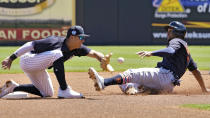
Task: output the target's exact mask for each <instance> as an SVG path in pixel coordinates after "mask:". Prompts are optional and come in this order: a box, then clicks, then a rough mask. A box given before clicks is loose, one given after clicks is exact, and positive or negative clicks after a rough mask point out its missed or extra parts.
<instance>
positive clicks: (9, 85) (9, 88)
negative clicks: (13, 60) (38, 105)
mask: <svg viewBox="0 0 210 118" xmlns="http://www.w3.org/2000/svg"><path fill="white" fill-rule="evenodd" d="M17 86H19V84H18V83H16V82H15V81H13V80H9V81H7V82H6V83H5V84H4V86H2V87H1V88H0V98H2V97H4V96H5V95H7V94H9V93H12V92H13V90H14V88H15V87H17Z"/></svg>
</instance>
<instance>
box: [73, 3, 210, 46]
mask: <svg viewBox="0 0 210 118" xmlns="http://www.w3.org/2000/svg"><path fill="white" fill-rule="evenodd" d="M209 5H210V4H209V1H202V0H196V1H192V0H174V1H168V0H132V1H129V0H104V1H101V0H77V1H76V24H78V25H82V26H84V28H85V30H86V32H87V33H89V34H91V38H90V39H89V40H88V41H87V42H86V43H87V44H88V45H159V44H166V37H167V33H166V32H165V31H164V30H163V27H164V26H166V25H167V24H168V23H169V22H171V21H174V20H176V21H180V22H182V23H184V24H185V25H186V27H187V31H188V33H187V35H186V37H187V41H188V43H189V44H194V45H209V44H210V22H209V21H208V20H209V19H210V10H209V9H210V6H209Z"/></svg>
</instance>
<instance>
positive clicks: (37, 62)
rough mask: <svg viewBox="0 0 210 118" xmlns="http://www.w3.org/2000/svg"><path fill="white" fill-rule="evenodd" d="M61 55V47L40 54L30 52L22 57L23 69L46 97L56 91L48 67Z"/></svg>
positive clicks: (21, 64)
mask: <svg viewBox="0 0 210 118" xmlns="http://www.w3.org/2000/svg"><path fill="white" fill-rule="evenodd" d="M60 57H62V52H61V51H60V50H59V49H57V50H52V51H46V52H42V53H39V54H32V53H30V52H29V53H26V54H24V55H22V56H21V57H20V67H21V69H22V70H23V71H24V73H25V74H26V75H27V76H28V77H29V78H30V80H31V82H32V84H33V85H34V86H35V87H36V88H37V89H38V90H39V91H40V93H41V94H42V95H43V96H44V97H50V96H53V93H54V89H53V85H52V81H51V78H50V76H49V74H48V72H47V71H46V69H47V68H48V67H50V66H52V64H53V62H54V61H55V60H57V59H58V58H60Z"/></svg>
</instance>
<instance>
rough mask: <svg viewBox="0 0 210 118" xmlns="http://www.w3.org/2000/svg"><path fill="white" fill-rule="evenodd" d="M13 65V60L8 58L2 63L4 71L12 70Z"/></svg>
mask: <svg viewBox="0 0 210 118" xmlns="http://www.w3.org/2000/svg"><path fill="white" fill-rule="evenodd" d="M11 64H12V60H11V59H10V58H9V57H7V58H5V59H4V60H3V61H2V62H1V67H2V68H3V69H10V67H11Z"/></svg>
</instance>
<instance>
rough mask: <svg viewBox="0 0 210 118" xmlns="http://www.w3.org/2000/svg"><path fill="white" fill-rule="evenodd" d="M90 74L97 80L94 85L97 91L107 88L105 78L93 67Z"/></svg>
mask: <svg viewBox="0 0 210 118" xmlns="http://www.w3.org/2000/svg"><path fill="white" fill-rule="evenodd" d="M88 74H89V77H90V78H91V79H92V80H93V81H94V82H95V84H94V86H95V88H96V90H97V91H101V90H103V89H104V88H105V86H104V78H103V77H101V76H100V75H98V73H97V72H96V70H95V69H94V68H93V67H90V68H89V70H88Z"/></svg>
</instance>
